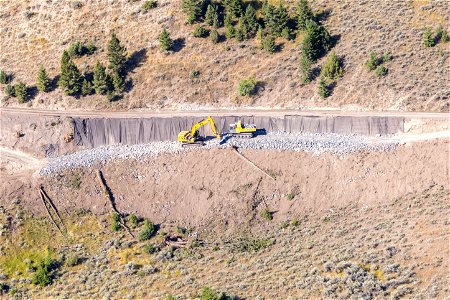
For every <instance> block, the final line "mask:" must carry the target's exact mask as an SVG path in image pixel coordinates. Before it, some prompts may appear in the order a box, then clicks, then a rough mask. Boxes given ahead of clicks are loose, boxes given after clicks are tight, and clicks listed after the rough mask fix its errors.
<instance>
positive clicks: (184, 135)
mask: <svg viewBox="0 0 450 300" xmlns="http://www.w3.org/2000/svg"><path fill="white" fill-rule="evenodd" d="M208 123H209V124H210V125H211V130H212V132H213V134H214V135H215V136H216V137H217V138H218V139H220V138H221V136H220V134H219V132H218V131H217V128H216V124H215V123H214V120H213V119H212V118H211V117H208V118H206V119H204V120H202V121H200V122H198V123H196V124H194V125H193V126H192V128H191V130H190V131H188V130H184V131H181V132H180V133H179V134H178V141H179V142H181V143H182V144H181V145H182V146H183V147H186V146H196V145H199V146H202V145H203V144H204V143H203V141H202V137H201V136H200V134H199V132H198V130H199V129H200V128H201V127H202V126H205V125H206V124H208Z"/></svg>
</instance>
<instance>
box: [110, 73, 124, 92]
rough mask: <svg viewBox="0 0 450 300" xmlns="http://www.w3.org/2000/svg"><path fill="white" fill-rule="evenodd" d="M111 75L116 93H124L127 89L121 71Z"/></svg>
mask: <svg viewBox="0 0 450 300" xmlns="http://www.w3.org/2000/svg"><path fill="white" fill-rule="evenodd" d="M111 77H112V83H113V86H114V93H116V95H121V94H123V92H124V91H125V82H124V80H123V78H122V76H121V75H120V74H119V73H117V72H114V73H113V74H112V76H111Z"/></svg>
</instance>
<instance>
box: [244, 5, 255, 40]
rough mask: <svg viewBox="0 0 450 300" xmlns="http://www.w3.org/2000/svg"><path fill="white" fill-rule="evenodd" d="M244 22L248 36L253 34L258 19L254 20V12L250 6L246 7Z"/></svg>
mask: <svg viewBox="0 0 450 300" xmlns="http://www.w3.org/2000/svg"><path fill="white" fill-rule="evenodd" d="M244 22H245V25H246V28H247V29H248V32H249V33H250V34H255V33H256V31H257V30H258V26H259V24H258V19H257V18H256V10H255V9H254V8H253V6H252V5H251V4H249V5H247V8H246V10H245V15H244Z"/></svg>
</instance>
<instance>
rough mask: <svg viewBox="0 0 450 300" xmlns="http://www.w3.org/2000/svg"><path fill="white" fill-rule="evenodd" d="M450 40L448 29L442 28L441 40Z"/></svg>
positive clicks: (445, 41)
mask: <svg viewBox="0 0 450 300" xmlns="http://www.w3.org/2000/svg"><path fill="white" fill-rule="evenodd" d="M449 40H450V38H449V36H448V32H447V29H442V32H441V41H442V42H444V43H447V42H448V41H449Z"/></svg>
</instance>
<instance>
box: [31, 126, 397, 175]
mask: <svg viewBox="0 0 450 300" xmlns="http://www.w3.org/2000/svg"><path fill="white" fill-rule="evenodd" d="M231 145H234V146H237V147H238V148H242V149H267V150H279V151H297V152H299V151H305V152H309V153H313V154H315V155H320V154H322V153H324V152H329V153H332V154H335V155H339V156H342V155H346V154H350V153H354V152H358V151H389V150H392V149H394V148H395V147H396V145H397V143H395V142H383V143H379V142H378V143H373V142H372V141H371V140H370V139H369V138H368V137H365V136H359V135H339V134H332V133H326V134H324V133H322V134H305V133H302V134H300V133H296V134H292V133H282V132H277V133H269V134H267V135H260V136H257V137H255V138H252V139H239V138H230V137H228V136H225V137H224V138H222V140H220V141H219V140H217V139H214V140H210V141H207V142H206V145H205V146H203V147H201V148H200V149H211V148H217V147H218V148H227V147H230V146H231ZM183 151H198V148H194V149H193V148H188V149H183V148H182V147H181V144H180V143H178V142H153V143H149V144H140V145H133V146H124V145H114V146H104V147H99V148H95V149H90V150H83V151H79V152H75V153H73V154H68V155H64V156H60V157H57V158H54V159H51V160H50V161H49V163H48V165H47V166H45V167H44V168H42V169H41V170H40V171H39V174H40V175H43V176H45V175H49V174H52V173H55V172H60V171H62V170H64V169H75V168H79V167H90V166H92V165H94V164H104V163H107V162H109V161H114V160H126V159H137V160H140V159H144V158H146V157H155V156H157V155H159V154H162V153H170V154H178V153H180V152H183Z"/></svg>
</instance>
